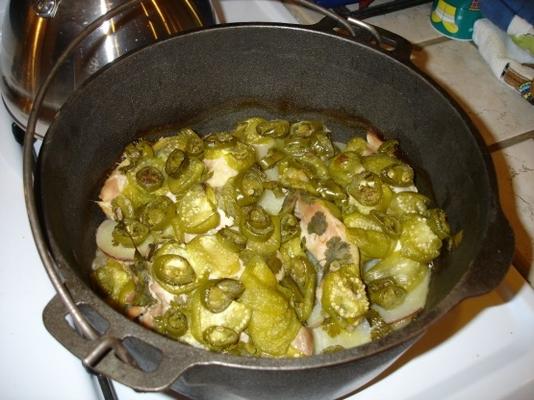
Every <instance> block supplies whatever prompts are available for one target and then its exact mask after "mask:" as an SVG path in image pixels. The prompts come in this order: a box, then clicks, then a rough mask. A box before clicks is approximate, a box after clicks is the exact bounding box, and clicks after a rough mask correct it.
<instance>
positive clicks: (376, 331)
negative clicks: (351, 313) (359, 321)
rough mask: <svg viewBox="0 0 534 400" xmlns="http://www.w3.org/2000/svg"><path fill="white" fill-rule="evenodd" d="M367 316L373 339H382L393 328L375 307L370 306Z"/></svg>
mask: <svg viewBox="0 0 534 400" xmlns="http://www.w3.org/2000/svg"><path fill="white" fill-rule="evenodd" d="M365 318H367V322H369V325H371V339H372V340H378V339H381V338H383V337H384V336H386V335H387V334H389V333H390V332H391V331H392V330H393V328H392V327H391V325H389V324H387V323H386V322H385V321H384V320H383V319H382V317H381V316H380V314H379V313H378V311H376V310H375V309H373V308H370V309H369V311H367V314H366V316H365Z"/></svg>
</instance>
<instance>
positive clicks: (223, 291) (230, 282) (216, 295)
mask: <svg viewBox="0 0 534 400" xmlns="http://www.w3.org/2000/svg"><path fill="white" fill-rule="evenodd" d="M244 290H245V287H244V286H243V284H242V283H241V282H240V281H238V280H235V279H219V280H215V281H208V284H207V286H206V287H205V288H204V291H203V295H202V297H201V301H202V304H203V306H204V307H206V308H207V309H208V310H209V311H211V312H212V313H220V312H222V311H224V310H226V308H228V306H229V305H230V303H231V302H232V301H234V300H236V299H238V298H239V296H241V294H242V293H243V291H244Z"/></svg>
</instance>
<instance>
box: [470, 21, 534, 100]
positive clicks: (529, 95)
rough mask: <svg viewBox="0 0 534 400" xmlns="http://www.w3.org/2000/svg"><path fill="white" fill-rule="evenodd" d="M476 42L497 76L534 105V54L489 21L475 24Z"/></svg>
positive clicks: (474, 36)
mask: <svg viewBox="0 0 534 400" xmlns="http://www.w3.org/2000/svg"><path fill="white" fill-rule="evenodd" d="M530 27H531V28H532V25H530ZM531 39H532V37H531ZM473 42H474V43H475V44H476V45H477V46H478V50H479V52H480V54H481V55H482V57H483V58H484V60H485V61H486V62H487V63H488V64H489V66H490V68H491V70H492V72H493V74H494V75H495V76H496V77H497V78H498V79H499V80H501V81H502V82H504V83H505V84H506V85H508V86H509V87H510V88H512V89H513V90H515V91H516V92H518V93H519V95H520V96H522V97H523V98H524V99H525V100H527V101H528V102H529V103H531V104H533V105H534V84H533V79H534V55H533V54H531V53H530V52H528V51H526V50H524V49H523V48H520V47H518V46H517V45H516V44H515V40H514V39H513V38H512V36H510V35H508V34H507V33H506V32H504V31H503V30H501V29H499V27H497V26H496V25H495V24H493V23H492V22H491V21H490V20H489V19H487V18H483V19H479V20H478V21H476V22H475V24H474V27H473Z"/></svg>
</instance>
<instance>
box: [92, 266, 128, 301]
mask: <svg viewBox="0 0 534 400" xmlns="http://www.w3.org/2000/svg"><path fill="white" fill-rule="evenodd" d="M93 278H94V279H95V280H96V283H97V285H98V287H99V288H100V289H101V290H102V291H103V292H104V294H105V295H106V296H107V297H109V298H110V299H111V300H112V301H114V302H115V303H117V304H118V305H121V306H124V305H126V304H130V303H131V300H132V299H133V297H134V296H135V282H134V280H133V277H132V275H131V274H130V273H129V271H128V269H127V267H126V266H124V265H122V264H121V263H119V262H118V261H115V260H111V259H108V260H107V261H106V264H105V265H103V266H101V267H100V268H97V269H96V270H95V271H94V273H93Z"/></svg>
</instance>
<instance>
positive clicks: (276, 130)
mask: <svg viewBox="0 0 534 400" xmlns="http://www.w3.org/2000/svg"><path fill="white" fill-rule="evenodd" d="M256 132H258V133H259V134H260V135H261V136H268V137H274V138H282V137H285V136H287V134H288V133H289V122H288V121H286V120H283V119H274V120H271V121H262V122H260V123H259V124H258V125H256Z"/></svg>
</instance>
